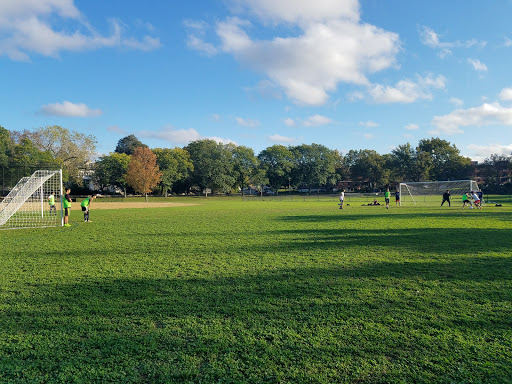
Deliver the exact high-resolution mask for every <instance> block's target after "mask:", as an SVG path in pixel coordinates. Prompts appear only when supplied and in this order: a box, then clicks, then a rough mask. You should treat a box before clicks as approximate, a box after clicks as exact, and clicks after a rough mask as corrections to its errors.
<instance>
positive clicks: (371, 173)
mask: <svg viewBox="0 0 512 384" xmlns="http://www.w3.org/2000/svg"><path fill="white" fill-rule="evenodd" d="M345 162H346V164H347V166H348V167H349V169H350V175H351V177H352V180H353V181H358V182H359V183H361V184H367V185H368V187H370V188H377V187H379V186H385V185H386V184H388V182H389V170H388V169H386V167H385V163H386V158H385V157H383V156H381V155H380V154H378V153H377V152H376V151H374V150H369V149H362V150H350V151H348V153H347V154H346V155H345Z"/></svg>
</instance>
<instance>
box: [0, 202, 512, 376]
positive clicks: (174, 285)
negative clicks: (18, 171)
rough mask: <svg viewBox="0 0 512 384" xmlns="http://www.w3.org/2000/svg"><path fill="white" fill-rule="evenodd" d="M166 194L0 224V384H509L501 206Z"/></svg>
mask: <svg viewBox="0 0 512 384" xmlns="http://www.w3.org/2000/svg"><path fill="white" fill-rule="evenodd" d="M168 201H175V200H172V199H169V200H168ZM179 201H186V202H193V203H198V204H200V205H196V206H188V207H172V208H148V209H119V210H99V209H98V210H94V206H93V210H92V211H91V220H93V222H92V223H83V222H82V213H81V212H80V211H79V207H78V206H79V204H77V203H74V205H73V209H74V210H73V211H72V214H71V219H70V222H71V223H72V226H71V227H68V228H46V229H39V230H33V229H30V230H10V231H0V245H1V247H2V250H1V253H0V255H1V256H0V382H1V383H108V382H111V383H507V382H512V258H511V256H512V231H511V230H512V208H510V207H507V206H506V205H505V206H504V207H502V208H497V207H490V206H489V207H486V208H484V209H482V210H469V209H466V210H462V209H460V208H459V206H458V204H457V207H455V206H454V205H455V204H453V206H452V208H448V207H443V208H439V207H401V208H396V207H395V206H394V205H392V206H391V209H389V210H386V209H384V207H383V206H381V207H362V206H360V204H359V203H358V202H356V201H353V202H351V203H350V206H348V207H346V208H345V209H344V210H343V211H341V210H339V209H337V208H338V206H337V205H336V202H332V201H290V202H286V201H241V199H229V198H222V199H221V198H208V199H190V200H187V199H180V200H179ZM95 204H98V205H99V204H102V203H101V202H97V203H95ZM393 204H394V203H393ZM148 206H149V207H151V203H148Z"/></svg>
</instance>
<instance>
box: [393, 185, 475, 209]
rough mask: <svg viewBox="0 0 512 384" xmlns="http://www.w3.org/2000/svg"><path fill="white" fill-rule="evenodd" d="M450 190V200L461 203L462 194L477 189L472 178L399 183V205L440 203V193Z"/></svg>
mask: <svg viewBox="0 0 512 384" xmlns="http://www.w3.org/2000/svg"><path fill="white" fill-rule="evenodd" d="M446 191H450V196H451V199H450V200H452V201H454V199H456V201H457V202H461V203H462V195H463V194H465V193H469V192H471V191H474V192H477V191H479V187H478V184H477V183H476V181H474V180H450V181H420V182H406V183H400V186H399V192H400V205H411V204H413V205H416V204H422V205H440V204H441V202H442V195H443V194H444V193H445V192H446Z"/></svg>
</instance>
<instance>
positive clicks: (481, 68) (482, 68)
mask: <svg viewBox="0 0 512 384" xmlns="http://www.w3.org/2000/svg"><path fill="white" fill-rule="evenodd" d="M468 63H469V64H471V65H472V66H473V69H474V70H475V71H478V72H487V65H485V64H484V63H482V62H481V61H480V60H478V59H468Z"/></svg>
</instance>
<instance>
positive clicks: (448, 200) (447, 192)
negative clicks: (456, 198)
mask: <svg viewBox="0 0 512 384" xmlns="http://www.w3.org/2000/svg"><path fill="white" fill-rule="evenodd" d="M445 201H447V202H448V206H449V207H451V206H452V205H451V203H450V191H449V190H446V192H445V193H443V201H442V202H441V207H442V206H443V204H444V202H445Z"/></svg>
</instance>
